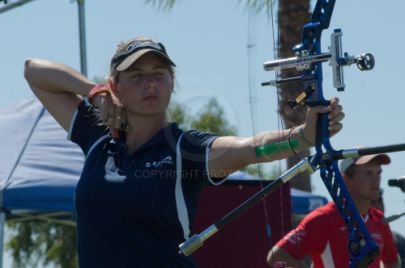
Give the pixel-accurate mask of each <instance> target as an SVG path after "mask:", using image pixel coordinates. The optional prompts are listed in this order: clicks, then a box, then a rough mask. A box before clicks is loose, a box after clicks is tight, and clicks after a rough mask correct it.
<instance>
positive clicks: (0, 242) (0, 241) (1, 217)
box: [0, 190, 6, 268]
mask: <svg viewBox="0 0 405 268" xmlns="http://www.w3.org/2000/svg"><path fill="white" fill-rule="evenodd" d="M0 209H1V210H0V268H3V255H4V254H3V251H4V225H5V223H6V214H5V213H4V211H3V190H0Z"/></svg>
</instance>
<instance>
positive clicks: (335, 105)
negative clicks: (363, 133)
mask: <svg viewBox="0 0 405 268" xmlns="http://www.w3.org/2000/svg"><path fill="white" fill-rule="evenodd" d="M320 113H328V117H329V134H330V136H333V135H335V134H336V133H337V132H339V131H340V130H341V129H342V123H341V121H342V119H343V118H344V113H343V111H342V106H340V105H339V100H338V99H337V98H332V99H331V102H330V105H329V106H326V107H325V106H316V107H310V108H308V111H307V116H306V120H305V123H304V124H303V125H300V126H296V127H293V128H290V129H285V130H280V131H266V132H262V133H259V134H257V135H256V136H254V137H249V138H241V137H219V138H217V139H216V140H215V141H214V142H213V144H212V147H211V150H210V154H209V162H208V168H209V172H210V176H211V177H213V178H215V177H217V176H216V175H215V174H230V173H232V172H234V171H236V170H239V169H241V168H243V167H245V166H247V165H250V164H255V163H263V162H270V161H274V160H278V159H283V158H287V157H290V156H293V155H294V154H296V153H298V152H300V151H302V150H305V149H308V148H310V147H312V146H314V144H315V134H316V122H317V118H318V114H320Z"/></svg>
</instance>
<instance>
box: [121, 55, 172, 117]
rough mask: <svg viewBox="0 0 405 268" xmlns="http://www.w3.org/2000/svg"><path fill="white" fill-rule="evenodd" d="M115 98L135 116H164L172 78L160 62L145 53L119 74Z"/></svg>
mask: <svg viewBox="0 0 405 268" xmlns="http://www.w3.org/2000/svg"><path fill="white" fill-rule="evenodd" d="M116 86H117V91H118V97H119V99H120V101H121V103H122V104H123V105H124V107H125V109H126V110H127V112H129V113H130V114H134V115H137V116H156V115H164V114H165V111H166V108H167V106H168V105H169V102H170V98H171V94H172V92H173V77H172V74H171V73H170V71H169V69H168V67H167V65H166V64H165V62H164V60H163V59H162V58H160V57H159V56H158V55H156V54H154V53H146V54H145V55H143V56H142V57H141V58H139V59H138V60H137V61H136V62H135V63H134V64H132V66H131V67H129V68H128V69H127V70H125V71H123V72H121V73H120V74H119V82H118V83H117V84H116Z"/></svg>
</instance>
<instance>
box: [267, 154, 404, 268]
mask: <svg viewBox="0 0 405 268" xmlns="http://www.w3.org/2000/svg"><path fill="white" fill-rule="evenodd" d="M390 162H391V160H390V158H389V157H388V155H386V154H378V155H369V156H363V157H360V158H355V159H345V160H343V161H342V162H341V164H340V170H341V172H342V175H343V178H344V180H345V183H346V185H347V188H348V190H349V192H350V195H351V196H352V198H353V201H354V203H355V204H356V207H357V209H358V211H359V213H360V214H361V215H362V217H363V219H364V222H365V224H366V226H367V229H368V230H369V232H370V234H371V236H372V238H373V239H374V241H375V242H376V243H377V244H378V245H379V246H380V255H379V256H378V257H377V258H376V259H375V260H374V261H373V263H372V264H370V265H369V267H373V268H374V267H375V268H378V267H380V264H383V266H382V267H398V268H399V267H400V260H399V258H398V253H397V249H396V246H395V244H394V241H393V238H392V233H391V230H390V228H389V226H388V225H387V224H385V223H383V222H382V219H383V218H384V216H383V214H382V212H381V211H379V210H377V209H375V208H373V207H371V202H372V200H375V199H377V198H378V196H379V191H380V181H381V172H382V169H381V165H387V164H389V163H390ZM347 247H348V232H347V227H346V225H345V223H344V221H343V219H342V218H341V216H340V214H339V211H338V209H337V207H336V206H335V204H334V203H333V202H330V203H328V204H326V205H325V206H323V207H320V208H318V209H316V210H314V211H313V212H311V213H310V214H308V215H307V216H306V217H305V218H304V219H303V220H302V221H301V223H300V224H299V225H298V227H297V228H295V229H294V230H292V231H290V232H289V233H288V234H287V235H286V236H285V237H283V238H282V239H281V240H280V241H279V242H278V243H277V244H276V245H275V246H274V247H273V248H272V249H271V250H270V252H269V254H268V256H267V262H268V263H269V265H270V266H273V265H275V263H277V262H286V263H287V266H289V267H306V266H305V264H304V263H303V262H301V261H300V260H302V259H303V258H304V257H306V256H311V258H312V262H313V265H314V267H315V268H318V267H319V268H321V267H325V268H334V267H336V268H341V267H349V260H350V256H349V251H348V249H347Z"/></svg>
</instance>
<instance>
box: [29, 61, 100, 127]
mask: <svg viewBox="0 0 405 268" xmlns="http://www.w3.org/2000/svg"><path fill="white" fill-rule="evenodd" d="M24 76H25V79H26V80H27V82H28V84H29V85H30V87H31V89H32V91H33V92H34V94H35V95H36V96H37V98H38V99H39V100H40V101H41V102H42V104H43V105H44V106H45V108H46V109H47V110H48V111H49V112H50V113H51V114H52V116H53V117H54V118H55V119H56V121H57V122H58V123H59V124H60V125H61V126H62V127H63V128H64V129H65V130H68V128H69V126H70V123H71V120H72V117H73V114H74V112H75V110H76V108H77V106H78V105H79V103H80V102H81V101H82V96H87V95H88V93H89V91H90V90H91V89H92V88H93V87H94V83H93V82H91V81H89V80H88V79H87V78H86V77H84V76H83V75H82V74H81V73H79V72H77V71H75V70H73V69H72V68H70V67H68V66H66V65H63V64H59V63H56V62H52V61H48V60H41V59H27V60H26V61H25V69H24Z"/></svg>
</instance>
